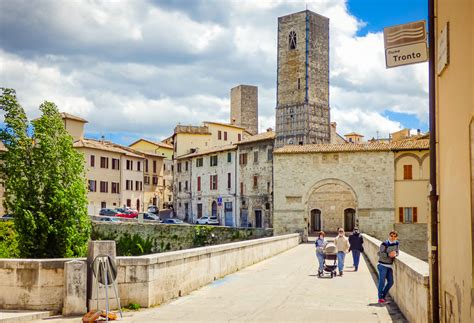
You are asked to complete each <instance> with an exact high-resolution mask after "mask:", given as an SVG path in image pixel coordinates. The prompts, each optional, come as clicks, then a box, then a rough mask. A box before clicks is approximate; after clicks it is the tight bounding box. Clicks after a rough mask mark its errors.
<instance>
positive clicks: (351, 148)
mask: <svg viewBox="0 0 474 323" xmlns="http://www.w3.org/2000/svg"><path fill="white" fill-rule="evenodd" d="M429 148H430V141H429V139H418V138H414V139H413V138H409V139H406V140H399V141H391V142H377V141H376V142H367V143H361V144H354V143H343V144H312V145H287V146H283V147H281V148H278V149H276V150H275V154H302V153H328V152H361V151H400V150H427V149H429Z"/></svg>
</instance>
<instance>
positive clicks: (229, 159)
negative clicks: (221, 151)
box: [227, 152, 232, 163]
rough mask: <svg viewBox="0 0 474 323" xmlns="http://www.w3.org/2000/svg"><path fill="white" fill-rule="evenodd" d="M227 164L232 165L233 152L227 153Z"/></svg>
mask: <svg viewBox="0 0 474 323" xmlns="http://www.w3.org/2000/svg"><path fill="white" fill-rule="evenodd" d="M227 162H228V163H231V162H232V153H231V152H228V153H227Z"/></svg>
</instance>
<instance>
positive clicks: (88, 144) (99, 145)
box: [73, 139, 143, 158]
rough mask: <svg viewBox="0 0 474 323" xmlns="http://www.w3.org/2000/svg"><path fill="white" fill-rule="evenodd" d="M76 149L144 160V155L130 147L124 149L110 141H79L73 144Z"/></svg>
mask: <svg viewBox="0 0 474 323" xmlns="http://www.w3.org/2000/svg"><path fill="white" fill-rule="evenodd" d="M73 146H74V148H91V149H97V150H105V151H110V152H114V153H118V154H124V155H127V156H131V157H137V158H143V155H142V153H140V152H139V151H137V150H134V149H131V148H129V147H124V146H121V145H118V144H114V143H113V142H110V141H105V140H104V141H101V140H95V139H79V140H76V141H75V142H74V144H73Z"/></svg>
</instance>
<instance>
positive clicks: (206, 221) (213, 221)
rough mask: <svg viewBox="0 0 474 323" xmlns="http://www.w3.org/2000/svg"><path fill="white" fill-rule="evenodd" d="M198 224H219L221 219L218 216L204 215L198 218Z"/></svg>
mask: <svg viewBox="0 0 474 323" xmlns="http://www.w3.org/2000/svg"><path fill="white" fill-rule="evenodd" d="M196 224H210V225H218V224H219V220H217V218H213V217H211V218H209V217H207V216H203V217H202V218H199V219H197V221H196Z"/></svg>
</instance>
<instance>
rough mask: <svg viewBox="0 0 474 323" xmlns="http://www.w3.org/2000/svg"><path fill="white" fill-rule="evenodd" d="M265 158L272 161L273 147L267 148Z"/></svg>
mask: <svg viewBox="0 0 474 323" xmlns="http://www.w3.org/2000/svg"><path fill="white" fill-rule="evenodd" d="M267 160H268V161H272V160H273V149H271V148H269V149H268V150H267Z"/></svg>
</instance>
